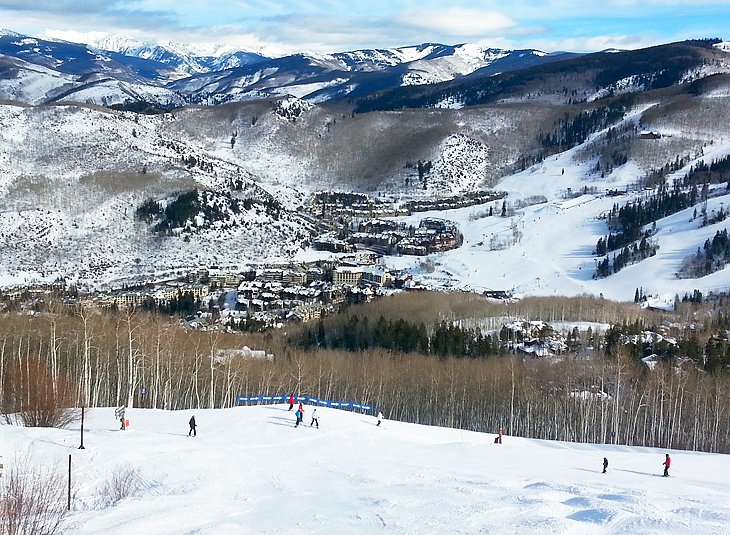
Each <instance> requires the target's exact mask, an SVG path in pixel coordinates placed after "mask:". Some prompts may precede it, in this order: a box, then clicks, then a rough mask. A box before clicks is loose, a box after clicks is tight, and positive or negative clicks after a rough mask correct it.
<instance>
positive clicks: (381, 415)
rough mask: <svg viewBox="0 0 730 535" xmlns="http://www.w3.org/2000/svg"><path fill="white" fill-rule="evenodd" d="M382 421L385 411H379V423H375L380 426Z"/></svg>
mask: <svg viewBox="0 0 730 535" xmlns="http://www.w3.org/2000/svg"><path fill="white" fill-rule="evenodd" d="M382 423H383V413H382V412H380V411H378V423H377V424H375V425H376V427H380V424H382Z"/></svg>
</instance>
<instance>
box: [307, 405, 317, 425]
mask: <svg viewBox="0 0 730 535" xmlns="http://www.w3.org/2000/svg"><path fill="white" fill-rule="evenodd" d="M314 424H316V425H317V429H319V416H317V407H315V408H314V410H313V411H312V422H311V423H310V424H309V427H312V425H314Z"/></svg>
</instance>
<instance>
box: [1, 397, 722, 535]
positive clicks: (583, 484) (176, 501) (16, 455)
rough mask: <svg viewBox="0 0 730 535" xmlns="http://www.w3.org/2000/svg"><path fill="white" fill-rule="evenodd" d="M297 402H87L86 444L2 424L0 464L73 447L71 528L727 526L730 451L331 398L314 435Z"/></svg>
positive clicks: (100, 531) (46, 458) (699, 529)
mask: <svg viewBox="0 0 730 535" xmlns="http://www.w3.org/2000/svg"><path fill="white" fill-rule="evenodd" d="M287 408H288V407H287V406H284V405H263V406H253V407H237V408H231V409H225V410H223V409H220V410H186V411H176V412H170V411H162V410H145V409H129V410H127V413H126V416H127V418H128V419H129V420H130V428H129V429H128V430H126V431H121V430H119V425H118V421H117V420H116V419H115V417H114V410H113V409H111V408H108V409H106V408H101V409H90V410H87V412H86V421H85V436H84V446H85V449H83V450H80V449H78V446H79V426H78V425H75V426H73V427H71V428H70V429H65V430H59V429H42V428H35V429H33V428H22V427H15V426H8V425H6V424H0V437H2V440H1V441H0V455H2V460H3V463H4V465H5V470H6V472H7V471H9V470H11V469H13V467H14V465H15V463H16V462H17V461H18V460H22V459H24V458H25V456H26V455H27V456H28V458H29V459H30V464H31V465H34V464H37V465H43V466H54V465H55V467H56V468H57V469H58V470H59V471H61V472H62V473H63V472H64V471H65V470H67V468H66V467H67V466H68V456H69V455H71V459H72V485H73V488H74V492H73V499H72V507H71V512H70V514H69V516H68V517H67V519H66V522H65V524H64V527H65V528H66V533H74V534H77V535H86V534H88V535H92V534H93V535H112V534H113V535H122V534H133V533H155V534H158V535H167V534H169V535H173V534H175V535H178V534H181V533H197V534H201V535H203V534H210V535H213V534H215V535H223V534H234V533H235V534H238V533H262V534H265V533H270V534H273V533H281V532H288V531H297V532H300V533H318V534H333V535H334V534H341V533H352V534H370V533H399V534H414V535H415V534H418V535H422V534H442V533H492V534H513V533H520V534H544V533H566V534H576V535H577V534H607V533H632V534H636V535H651V534H657V535H658V534H662V535H664V534H666V533H672V534H677V535H680V534H687V535H690V534H691V535H694V534H697V533H702V534H703V535H721V534H725V533H727V526H728V525H730V503H728V499H727V497H728V495H730V483H728V479H730V463H729V462H728V458H727V455H719V454H703V453H696V452H689V451H671V450H664V449H658V448H640V447H627V446H621V445H601V444H596V445H593V444H572V443H565V442H549V441H540V440H527V439H521V438H513V437H509V436H505V437H504V438H503V443H502V444H495V443H494V438H495V436H496V435H495V434H484V433H475V432H470V431H462V430H458V429H447V428H437V427H427V426H421V425H415V424H406V423H400V422H394V421H389V420H387V419H386V420H385V421H384V423H383V425H382V426H381V427H376V425H375V423H376V421H375V418H374V417H373V416H372V415H368V414H359V413H349V412H344V411H339V410H337V409H331V408H322V407H320V408H318V409H317V413H318V416H319V424H320V427H319V429H317V428H315V427H310V426H309V423H310V421H311V419H310V415H311V410H312V407H309V406H305V419H304V425H303V426H300V427H299V428H295V427H294V415H293V412H289V411H287ZM382 409H383V412H385V413H386V418H387V407H383V408H382ZM376 410H378V408H377V407H376ZM192 415H195V418H196V421H197V424H198V428H197V436H196V437H188V420H189V418H190V417H191V416H192ZM495 432H496V430H495ZM666 453H669V454H670V455H671V457H672V467H671V469H670V477H669V478H663V477H661V474H662V463H663V461H664V458H665V454H666ZM604 457H606V458H607V459H608V461H609V465H608V470H607V473H606V474H602V473H601V472H602V464H603V458H604ZM114 474H117V475H118V476H119V477H120V478H124V477H125V476H126V477H127V478H128V479H129V480H131V481H132V485H131V486H130V487H129V489H128V492H127V494H128V495H127V496H126V497H123V498H122V499H119V500H118V501H114V500H110V493H109V492H108V491H107V492H105V490H104V489H105V487H107V486H108V484H109V482H110V481H111V480H112V478H113V475H114ZM0 481H3V480H0Z"/></svg>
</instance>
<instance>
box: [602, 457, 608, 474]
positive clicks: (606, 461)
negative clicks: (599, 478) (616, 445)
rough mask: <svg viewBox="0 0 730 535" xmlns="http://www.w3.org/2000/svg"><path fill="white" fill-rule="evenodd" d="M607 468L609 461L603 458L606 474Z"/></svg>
mask: <svg viewBox="0 0 730 535" xmlns="http://www.w3.org/2000/svg"><path fill="white" fill-rule="evenodd" d="M606 468H608V459H606V458H605V457H604V458H603V473H604V474H605V473H606Z"/></svg>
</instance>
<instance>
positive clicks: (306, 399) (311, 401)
mask: <svg viewBox="0 0 730 535" xmlns="http://www.w3.org/2000/svg"><path fill="white" fill-rule="evenodd" d="M294 399H295V400H296V401H297V403H300V402H303V403H306V404H308V405H319V406H322V407H332V408H334V409H355V410H360V411H371V410H373V406H372V405H366V404H364V403H356V402H354V401H331V400H329V399H319V398H313V397H311V396H294ZM288 401H289V396H288V395H281V396H238V403H287V402H288Z"/></svg>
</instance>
